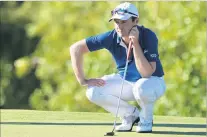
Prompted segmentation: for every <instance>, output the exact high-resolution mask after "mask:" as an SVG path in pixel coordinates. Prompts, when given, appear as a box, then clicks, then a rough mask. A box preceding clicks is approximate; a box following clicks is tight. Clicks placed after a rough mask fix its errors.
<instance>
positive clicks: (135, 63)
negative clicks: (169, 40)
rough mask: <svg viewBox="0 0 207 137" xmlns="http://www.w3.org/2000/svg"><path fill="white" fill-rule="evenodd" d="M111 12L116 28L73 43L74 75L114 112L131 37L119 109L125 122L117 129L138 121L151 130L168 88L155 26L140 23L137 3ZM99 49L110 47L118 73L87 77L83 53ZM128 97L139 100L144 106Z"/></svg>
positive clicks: (141, 128) (139, 129) (92, 98)
mask: <svg viewBox="0 0 207 137" xmlns="http://www.w3.org/2000/svg"><path fill="white" fill-rule="evenodd" d="M111 15H112V16H111V18H110V20H109V21H113V22H114V29H113V30H110V31H108V32H105V33H102V34H98V35H95V36H91V37H88V38H86V39H83V40H80V41H78V42H76V43H74V44H73V45H72V46H71V47H70V54H71V62H72V67H73V70H74V73H75V76H76V78H77V80H78V82H79V83H80V84H81V85H83V86H87V91H86V96H87V98H88V99H89V100H90V101H91V102H92V103H95V104H96V105H98V106H100V107H102V108H104V109H105V110H106V111H108V112H110V113H112V114H114V115H115V114H116V110H117V102H118V99H119V94H120V90H121V84H122V79H123V75H124V68H125V64H126V58H127V50H128V46H129V42H130V41H131V42H132V43H133V48H132V51H131V56H130V60H129V63H128V69H127V73H126V78H125V81H124V87H123V92H122V96H121V100H120V106H119V111H118V116H119V117H120V118H121V119H122V124H121V125H119V126H116V129H115V130H116V131H120V132H124V131H131V130H132V127H133V125H134V124H135V123H137V122H138V124H137V127H136V132H138V133H140V132H141V133H149V132H152V126H153V108H154V104H155V102H156V100H158V99H159V98H160V97H161V96H162V95H163V94H164V92H165V90H166V86H165V81H164V78H163V75H164V72H163V68H162V64H161V62H160V59H159V54H158V39H157V37H156V34H155V33H154V32H153V31H152V30H150V29H148V28H145V27H144V26H139V25H137V24H138V22H139V13H138V10H137V8H136V6H135V5H133V4H131V3H129V2H125V3H121V4H120V5H118V6H117V7H116V8H115V9H114V10H112V11H111ZM100 49H107V50H108V51H109V52H110V53H111V54H112V56H113V58H114V60H115V63H116V66H117V70H118V73H116V74H115V73H114V74H111V75H105V76H103V77H101V78H90V79H86V77H85V75H84V72H83V55H84V54H85V53H88V52H93V51H97V50H100ZM128 101H136V102H137V103H138V105H139V106H140V108H141V110H139V109H138V108H137V107H136V106H133V105H131V104H129V103H128Z"/></svg>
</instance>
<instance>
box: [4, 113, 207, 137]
mask: <svg viewBox="0 0 207 137" xmlns="http://www.w3.org/2000/svg"><path fill="white" fill-rule="evenodd" d="M113 120H114V117H113V116H112V115H110V114H108V113H89V112H57V111H55V112H54V111H34V110H1V124H0V125H1V137H103V136H104V134H105V133H106V132H110V131H111V130H112V127H113ZM118 123H120V121H118ZM135 130H136V126H134V128H133V131H132V132H127V133H115V135H116V136H119V137H202V136H206V119H205V118H199V117H173V116H154V127H153V133H150V134H140V133H136V132H135Z"/></svg>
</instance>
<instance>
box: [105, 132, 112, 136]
mask: <svg viewBox="0 0 207 137" xmlns="http://www.w3.org/2000/svg"><path fill="white" fill-rule="evenodd" d="M113 135H114V132H107V133H106V134H105V135H104V136H113Z"/></svg>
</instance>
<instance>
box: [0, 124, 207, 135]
mask: <svg viewBox="0 0 207 137" xmlns="http://www.w3.org/2000/svg"><path fill="white" fill-rule="evenodd" d="M0 124H2V125H51V126H56V125H60V126H71V125H73V126H85V125H87V126H113V123H87V122H85V123H60V122H59V123H58V122H0ZM118 124H120V123H117V125H118ZM153 126H155V127H178V128H206V125H205V124H166V123H165V124H161V123H159V124H153ZM152 134H170V135H200V136H206V132H180V131H153V133H152Z"/></svg>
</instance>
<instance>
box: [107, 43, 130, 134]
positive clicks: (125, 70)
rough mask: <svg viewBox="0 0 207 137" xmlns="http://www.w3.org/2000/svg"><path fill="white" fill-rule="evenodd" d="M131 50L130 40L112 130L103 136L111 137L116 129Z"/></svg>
mask: <svg viewBox="0 0 207 137" xmlns="http://www.w3.org/2000/svg"><path fill="white" fill-rule="evenodd" d="M131 49H132V41H131V40H130V42H129V48H128V51H127V59H126V65H125V69H124V77H123V79H122V84H121V91H120V94H119V99H118V105H117V109H116V117H115V120H114V125H113V129H112V131H111V132H107V133H106V134H105V135H104V136H113V135H114V129H115V127H116V120H117V115H118V112H119V105H120V99H121V95H122V90H123V87H124V80H125V78H126V72H127V68H128V63H129V57H130V53H131Z"/></svg>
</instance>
